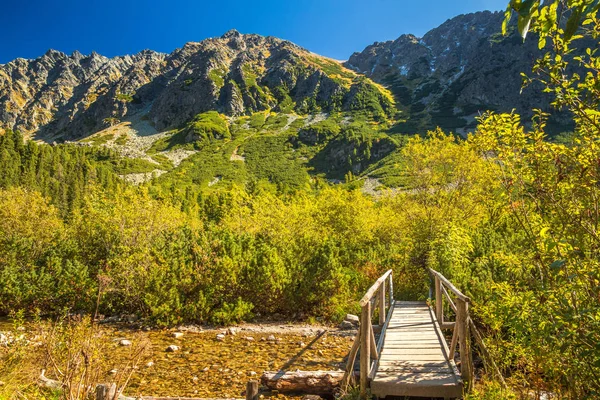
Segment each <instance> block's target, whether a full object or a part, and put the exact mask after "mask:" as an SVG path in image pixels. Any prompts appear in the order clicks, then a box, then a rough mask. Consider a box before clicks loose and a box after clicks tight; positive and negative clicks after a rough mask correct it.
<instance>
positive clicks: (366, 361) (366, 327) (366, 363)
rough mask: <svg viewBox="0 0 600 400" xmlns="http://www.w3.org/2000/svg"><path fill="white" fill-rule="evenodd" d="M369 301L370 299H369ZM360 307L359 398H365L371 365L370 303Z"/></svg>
mask: <svg viewBox="0 0 600 400" xmlns="http://www.w3.org/2000/svg"><path fill="white" fill-rule="evenodd" d="M369 300H370V298H369ZM369 300H367V302H366V303H365V304H364V305H363V306H362V312H361V317H360V397H361V399H363V400H365V399H366V398H367V385H368V384H369V372H371V371H369V367H370V365H371V355H370V350H371V339H370V337H369V336H371V302H370V301H369Z"/></svg>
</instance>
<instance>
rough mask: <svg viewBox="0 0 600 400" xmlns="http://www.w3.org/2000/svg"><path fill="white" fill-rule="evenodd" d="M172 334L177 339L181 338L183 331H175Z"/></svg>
mask: <svg viewBox="0 0 600 400" xmlns="http://www.w3.org/2000/svg"><path fill="white" fill-rule="evenodd" d="M171 336H172V337H174V338H175V339H181V338H182V337H183V332H173V333H171Z"/></svg>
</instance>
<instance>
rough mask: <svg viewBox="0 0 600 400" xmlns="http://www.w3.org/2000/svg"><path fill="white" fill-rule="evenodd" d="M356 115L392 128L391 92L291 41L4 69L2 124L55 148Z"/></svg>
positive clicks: (255, 38)
mask: <svg viewBox="0 0 600 400" xmlns="http://www.w3.org/2000/svg"><path fill="white" fill-rule="evenodd" d="M263 110H274V111H281V112H291V111H295V112H298V113H301V114H310V113H318V112H336V111H352V112H361V113H365V114H366V115H369V116H370V117H372V118H374V119H376V120H385V119H387V118H389V117H391V116H392V115H393V114H394V106H393V101H392V99H391V96H390V95H389V93H388V92H387V91H386V90H384V89H383V88H382V87H380V86H378V85H376V84H374V83H373V82H372V81H370V80H369V79H367V78H365V77H364V76H362V75H359V74H356V73H355V72H353V71H351V70H348V69H346V68H344V67H343V66H342V65H341V64H340V63H338V62H337V61H334V60H331V59H327V58H325V57H321V56H318V55H315V54H312V53H310V52H308V51H307V50H304V49H302V48H300V47H298V46H296V45H294V44H293V43H291V42H288V41H284V40H280V39H276V38H273V37H263V36H259V35H242V34H240V33H239V32H237V31H235V30H233V31H229V32H227V33H226V34H224V35H223V36H221V37H220V38H212V39H207V40H203V41H202V42H198V43H193V42H192V43H187V44H186V45H185V46H184V47H183V48H181V49H177V50H175V51H174V52H173V53H171V54H168V55H166V54H161V53H156V52H153V51H147V50H146V51H143V52H141V53H138V54H136V55H133V56H123V57H115V58H106V57H103V56H100V55H98V54H96V53H92V54H91V55H89V56H83V55H82V54H80V53H78V52H76V53H74V54H72V55H71V56H68V55H66V54H64V53H60V52H57V51H53V50H50V51H48V52H47V53H46V54H45V55H44V56H42V57H40V58H38V59H35V60H24V59H17V60H14V61H12V62H10V63H8V64H5V65H2V66H0V121H1V123H2V126H1V128H3V129H18V130H21V131H22V132H24V133H26V134H29V135H35V136H36V137H37V138H40V139H43V140H46V141H52V140H59V141H61V140H66V139H77V138H81V137H85V136H88V135H89V134H91V133H94V132H98V131H100V130H102V129H104V128H106V127H107V126H111V125H115V124H118V123H119V122H120V121H121V120H124V119H127V118H128V117H131V116H133V115H142V116H143V118H144V120H145V121H148V122H149V124H150V125H152V127H153V128H154V129H156V130H157V131H164V130H166V129H171V128H175V127H179V126H182V125H183V124H184V123H186V122H187V121H189V120H191V119H192V118H193V117H194V116H195V115H197V114H199V113H203V112H207V111H218V112H221V113H224V114H227V115H230V116H237V115H243V114H247V115H249V114H251V113H252V112H256V111H263Z"/></svg>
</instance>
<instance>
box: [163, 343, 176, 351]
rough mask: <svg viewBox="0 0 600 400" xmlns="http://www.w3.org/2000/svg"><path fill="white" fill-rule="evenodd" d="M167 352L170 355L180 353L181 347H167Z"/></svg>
mask: <svg viewBox="0 0 600 400" xmlns="http://www.w3.org/2000/svg"><path fill="white" fill-rule="evenodd" d="M165 351H166V352H168V353H174V352H176V351H179V346H175V345H174V344H172V345H170V346H169V347H167V349H166V350H165Z"/></svg>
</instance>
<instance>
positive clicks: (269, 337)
mask: <svg viewBox="0 0 600 400" xmlns="http://www.w3.org/2000/svg"><path fill="white" fill-rule="evenodd" d="M276 340H277V338H275V336H273V335H269V336H268V337H267V341H269V342H275V341H276Z"/></svg>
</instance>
